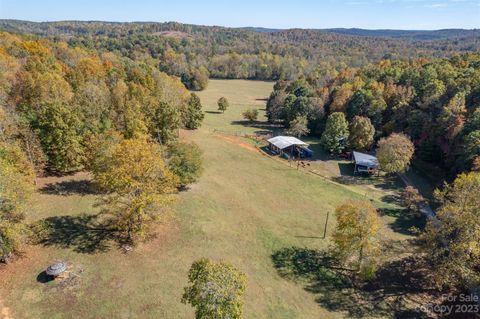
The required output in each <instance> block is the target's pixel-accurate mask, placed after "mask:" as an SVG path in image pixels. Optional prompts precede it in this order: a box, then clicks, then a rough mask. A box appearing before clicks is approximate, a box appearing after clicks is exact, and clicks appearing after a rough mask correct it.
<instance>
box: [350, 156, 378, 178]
mask: <svg viewBox="0 0 480 319" xmlns="http://www.w3.org/2000/svg"><path fill="white" fill-rule="evenodd" d="M352 157H353V158H352V159H353V162H354V163H355V170H354V173H373V172H374V171H376V170H377V169H378V167H379V164H378V159H377V158H376V157H375V156H373V155H370V154H365V153H360V152H355V151H354V152H353V156H352Z"/></svg>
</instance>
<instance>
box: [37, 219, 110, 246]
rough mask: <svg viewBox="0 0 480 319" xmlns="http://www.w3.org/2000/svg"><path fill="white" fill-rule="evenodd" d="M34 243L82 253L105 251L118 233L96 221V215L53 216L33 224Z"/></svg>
mask: <svg viewBox="0 0 480 319" xmlns="http://www.w3.org/2000/svg"><path fill="white" fill-rule="evenodd" d="M33 227H34V232H35V233H36V238H35V240H34V241H35V243H36V244H40V245H44V246H55V247H59V248H69V249H73V251H75V252H78V253H84V254H94V253H97V252H106V251H108V250H109V249H110V245H109V243H111V241H118V240H119V237H118V233H117V232H116V231H114V230H112V229H110V228H109V227H108V226H107V225H104V224H101V223H99V222H98V215H79V216H68V215H67V216H54V217H48V218H45V219H43V220H41V221H39V222H37V223H36V224H34V225H33Z"/></svg>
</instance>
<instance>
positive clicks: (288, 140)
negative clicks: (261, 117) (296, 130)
mask: <svg viewBox="0 0 480 319" xmlns="http://www.w3.org/2000/svg"><path fill="white" fill-rule="evenodd" d="M268 142H269V143H272V144H273V145H275V146H276V147H278V148H279V149H281V150H283V149H284V148H287V147H289V146H292V145H308V144H307V143H305V142H302V141H300V140H299V139H298V138H296V137H293V136H275V137H272V138H271V139H269V140H268Z"/></svg>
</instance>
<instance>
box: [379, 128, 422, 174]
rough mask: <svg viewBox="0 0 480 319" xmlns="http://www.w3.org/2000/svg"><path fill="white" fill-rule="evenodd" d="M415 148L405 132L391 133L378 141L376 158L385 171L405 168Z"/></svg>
mask: <svg viewBox="0 0 480 319" xmlns="http://www.w3.org/2000/svg"><path fill="white" fill-rule="evenodd" d="M414 151H415V148H414V146H413V143H412V142H411V141H410V139H409V138H408V136H406V135H405V134H396V133H394V134H392V135H390V136H389V137H387V138H382V139H381V140H380V141H379V142H378V148H377V158H378V162H379V163H380V168H381V169H382V170H383V171H385V172H386V173H399V172H404V171H406V170H407V168H408V166H409V165H410V161H411V159H412V156H413V152H414Z"/></svg>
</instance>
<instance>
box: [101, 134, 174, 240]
mask: <svg viewBox="0 0 480 319" xmlns="http://www.w3.org/2000/svg"><path fill="white" fill-rule="evenodd" d="M107 145H108V144H107ZM110 145H111V148H112V149H111V150H104V151H103V154H104V158H101V159H99V160H98V162H97V163H96V165H95V166H94V170H93V175H94V180H95V182H96V183H97V184H98V185H99V187H100V188H101V189H103V190H104V191H106V192H107V195H106V196H105V197H104V198H103V199H102V202H101V206H102V213H103V214H105V215H107V216H109V217H110V220H111V223H112V226H113V227H114V228H116V229H118V230H119V231H120V232H121V234H123V235H124V236H125V238H126V239H127V240H129V241H131V242H133V241H135V240H136V239H144V238H146V237H147V236H148V234H149V230H150V228H151V225H153V224H154V222H155V221H158V220H159V219H160V218H161V217H162V216H164V215H165V214H166V212H167V211H169V208H170V206H171V204H172V203H173V200H174V197H173V194H174V193H175V192H176V188H177V186H178V178H177V177H176V176H175V175H174V174H173V173H172V172H171V171H170V170H169V169H168V168H167V166H166V165H165V163H164V162H163V160H162V153H161V150H160V146H159V145H158V144H156V143H153V142H150V141H148V140H147V138H145V137H142V138H138V139H129V140H122V141H120V142H119V143H117V144H114V143H112V144H110Z"/></svg>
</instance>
